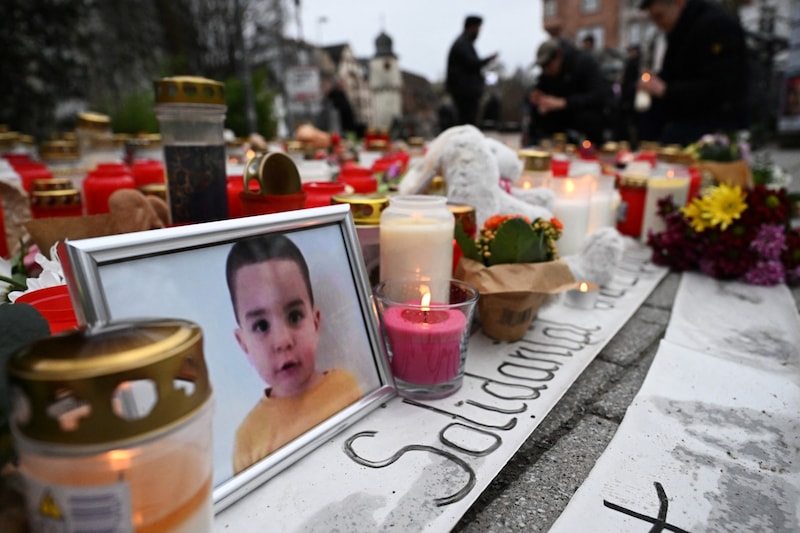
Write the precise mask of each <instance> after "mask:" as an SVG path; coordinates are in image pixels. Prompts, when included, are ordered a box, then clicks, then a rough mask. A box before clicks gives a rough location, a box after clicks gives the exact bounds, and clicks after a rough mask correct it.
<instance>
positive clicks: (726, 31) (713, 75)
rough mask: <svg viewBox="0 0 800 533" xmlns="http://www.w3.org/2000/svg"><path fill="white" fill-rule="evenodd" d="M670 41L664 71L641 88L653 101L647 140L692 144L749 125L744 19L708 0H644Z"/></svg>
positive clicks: (641, 83)
mask: <svg viewBox="0 0 800 533" xmlns="http://www.w3.org/2000/svg"><path fill="white" fill-rule="evenodd" d="M639 8H640V9H642V10H646V11H647V12H648V15H649V16H650V19H651V20H652V21H653V23H654V24H655V25H656V26H657V27H658V28H659V29H661V30H662V31H663V32H664V33H665V34H666V37H667V49H666V52H665V53H664V59H663V62H662V65H661V69H660V71H659V72H658V73H656V74H654V73H651V76H650V79H649V80H648V81H643V80H641V81H639V83H638V88H639V89H640V90H643V91H646V92H647V93H649V94H650V95H651V97H652V101H653V104H652V106H651V108H650V110H649V111H648V113H647V115H646V117H645V124H643V127H644V126H646V129H644V131H642V138H643V139H647V140H653V141H659V142H661V143H662V144H681V145H688V144H691V143H694V142H696V141H697V140H698V139H700V138H701V137H702V136H703V135H705V134H707V133H715V132H733V131H736V130H741V129H746V128H747V127H748V126H749V119H748V109H747V86H748V80H747V59H748V57H747V46H746V42H745V33H744V30H743V28H742V25H741V23H740V22H739V20H738V18H737V17H735V16H734V15H733V14H731V13H729V12H727V11H726V10H725V8H723V7H722V6H720V5H719V4H717V3H715V2H709V1H707V0H642V1H641V3H640V4H639Z"/></svg>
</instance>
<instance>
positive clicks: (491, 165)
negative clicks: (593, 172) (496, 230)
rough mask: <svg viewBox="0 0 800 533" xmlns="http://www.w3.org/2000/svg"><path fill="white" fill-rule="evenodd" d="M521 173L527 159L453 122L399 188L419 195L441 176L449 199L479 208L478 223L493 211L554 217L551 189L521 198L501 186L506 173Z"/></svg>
mask: <svg viewBox="0 0 800 533" xmlns="http://www.w3.org/2000/svg"><path fill="white" fill-rule="evenodd" d="M521 172H522V161H520V159H519V157H518V156H517V153H516V152H515V151H514V150H513V149H511V148H510V147H508V146H506V145H505V144H503V143H502V142H500V141H498V140H496V139H492V138H490V137H486V136H485V135H484V134H483V133H481V131H480V130H479V129H478V128H476V127H475V126H470V125H464V126H454V127H452V128H449V129H447V130H445V131H443V132H442V133H441V134H439V136H438V137H436V139H434V140H433V141H432V142H431V144H430V145H429V146H428V151H427V153H426V154H425V157H424V158H423V159H422V161H421V162H420V163H419V164H417V165H415V166H412V167H411V168H410V169H409V171H408V172H407V173H406V176H405V177H404V178H403V181H401V182H400V185H399V187H398V192H399V193H400V194H419V193H421V192H422V191H424V190H425V189H426V188H427V187H428V185H430V183H431V180H433V178H434V177H435V176H437V175H440V176H442V178H444V181H445V183H446V186H447V199H448V201H450V202H454V203H462V204H468V205H471V206H474V207H475V218H476V222H477V224H478V227H481V226H482V225H483V223H484V221H485V220H486V219H487V218H489V217H490V216H492V215H515V214H520V215H524V216H526V217H528V218H529V219H530V220H534V219H536V218H540V217H541V218H547V219H549V218H550V217H552V216H553V214H552V200H553V193H552V191H550V190H548V189H541V190H539V191H537V193H534V194H527V195H526V196H525V198H524V199H522V198H520V197H517V196H514V195H512V194H509V193H507V192H506V191H505V190H504V189H503V188H502V187H501V186H500V178H501V177H503V178H506V179H508V180H510V181H511V182H512V183H513V182H514V181H515V180H516V179H517V178H518V177H519V175H520V174H521ZM548 206H550V208H548Z"/></svg>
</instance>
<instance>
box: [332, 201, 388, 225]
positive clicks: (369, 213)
mask: <svg viewBox="0 0 800 533" xmlns="http://www.w3.org/2000/svg"><path fill="white" fill-rule="evenodd" d="M331 204H348V205H349V206H350V212H351V213H352V214H353V222H355V224H356V225H357V226H378V225H379V224H380V223H381V213H382V212H383V210H384V209H386V208H387V207H389V197H388V196H386V195H385V194H380V193H370V194H358V193H355V194H337V195H336V196H333V197H331Z"/></svg>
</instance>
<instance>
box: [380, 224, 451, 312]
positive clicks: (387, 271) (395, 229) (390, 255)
mask: <svg viewBox="0 0 800 533" xmlns="http://www.w3.org/2000/svg"><path fill="white" fill-rule="evenodd" d="M453 220H454V219H452V218H451V219H450V220H448V221H447V222H446V223H445V222H442V221H441V220H436V219H433V218H419V219H396V220H393V221H392V222H391V223H384V222H381V225H380V257H381V258H380V279H382V280H386V279H415V280H421V281H431V280H435V282H434V283H432V284H431V296H432V297H433V299H434V300H436V301H445V300H446V299H447V298H448V296H449V293H448V291H449V282H448V281H447V280H449V279H450V278H451V276H452V271H453V225H454V222H453Z"/></svg>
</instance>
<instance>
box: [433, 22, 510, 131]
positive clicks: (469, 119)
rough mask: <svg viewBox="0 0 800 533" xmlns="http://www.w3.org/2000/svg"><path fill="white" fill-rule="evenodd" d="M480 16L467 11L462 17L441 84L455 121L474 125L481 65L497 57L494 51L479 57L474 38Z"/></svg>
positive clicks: (480, 93) (480, 87) (481, 78)
mask: <svg viewBox="0 0 800 533" xmlns="http://www.w3.org/2000/svg"><path fill="white" fill-rule="evenodd" d="M482 24H483V19H482V18H481V17H478V16H476V15H470V16H468V17H467V18H466V19H465V20H464V31H463V32H462V33H461V35H459V36H458V38H457V39H456V40H455V42H454V43H453V45H452V46H451V47H450V52H449V53H448V54H447V79H446V82H445V86H446V87H447V92H448V93H450V96H451V97H452V99H453V104H455V107H456V112H457V114H458V117H457V120H458V123H459V124H472V125H477V121H478V106H479V104H480V100H481V96H482V95H483V89H484V85H485V83H484V79H483V72H482V70H483V67H485V66H486V65H487V64H489V63H490V62H492V61H494V60H495V58H497V55H498V54H497V53H494V54H492V55H490V56H488V57H485V58H480V57H479V56H478V53H477V52H476V51H475V40H476V39H477V38H478V33H480V29H481V25H482Z"/></svg>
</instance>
